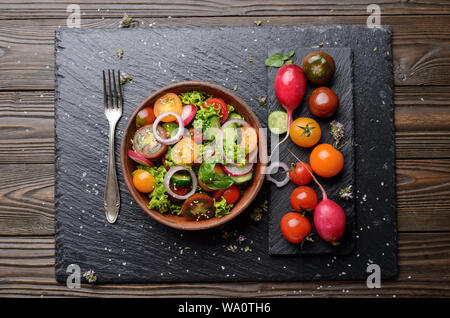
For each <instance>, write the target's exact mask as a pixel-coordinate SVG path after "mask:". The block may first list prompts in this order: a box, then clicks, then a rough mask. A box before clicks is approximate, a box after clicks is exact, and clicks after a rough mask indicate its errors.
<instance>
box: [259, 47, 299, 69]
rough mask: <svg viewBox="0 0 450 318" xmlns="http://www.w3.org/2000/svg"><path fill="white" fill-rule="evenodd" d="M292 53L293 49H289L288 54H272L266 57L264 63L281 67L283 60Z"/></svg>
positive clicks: (293, 52)
mask: <svg viewBox="0 0 450 318" xmlns="http://www.w3.org/2000/svg"><path fill="white" fill-rule="evenodd" d="M294 54H295V51H294V50H291V51H290V52H289V53H288V55H283V54H282V53H275V54H272V55H271V56H269V57H268V58H267V59H266V62H265V64H266V66H272V67H281V66H283V64H284V62H285V61H286V60H288V59H289V58H291V57H292V56H293V55H294Z"/></svg>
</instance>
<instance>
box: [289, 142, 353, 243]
mask: <svg viewBox="0 0 450 318" xmlns="http://www.w3.org/2000/svg"><path fill="white" fill-rule="evenodd" d="M288 150H289V149H288ZM289 152H290V153H291V154H292V155H293V156H294V157H295V158H296V159H297V160H298V161H299V163H301V164H303V162H301V161H300V160H299V159H298V158H297V157H296V156H295V155H294V154H293V153H292V152H291V151H290V150H289ZM303 167H305V169H306V170H307V171H308V172H309V173H310V174H311V176H312V178H313V180H314V182H315V183H316V184H317V185H318V186H319V188H320V190H321V191H322V201H320V203H319V204H317V206H316V208H315V209H314V226H315V228H316V230H317V234H319V236H320V237H321V238H322V239H323V240H324V241H326V242H329V243H334V244H335V243H337V242H338V241H339V240H340V239H341V238H342V236H344V232H345V221H346V216H345V212H344V210H343V209H342V207H341V206H340V205H339V204H337V203H336V202H334V201H332V200H330V199H328V197H327V193H326V192H325V189H324V188H323V187H322V185H321V184H320V183H319V181H317V179H316V177H314V175H313V173H312V172H311V171H310V170H309V168H308V167H307V166H306V165H303Z"/></svg>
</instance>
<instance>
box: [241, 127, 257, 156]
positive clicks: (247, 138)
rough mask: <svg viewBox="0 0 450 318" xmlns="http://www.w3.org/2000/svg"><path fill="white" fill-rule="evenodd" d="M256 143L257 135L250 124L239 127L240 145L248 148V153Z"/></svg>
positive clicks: (253, 148) (254, 147)
mask: <svg viewBox="0 0 450 318" xmlns="http://www.w3.org/2000/svg"><path fill="white" fill-rule="evenodd" d="M257 144H258V135H256V130H255V129H254V128H253V127H250V126H244V127H242V128H241V146H243V147H246V148H248V153H251V152H252V151H253V150H255V149H256V146H257Z"/></svg>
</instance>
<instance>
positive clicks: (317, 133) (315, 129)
mask: <svg viewBox="0 0 450 318" xmlns="http://www.w3.org/2000/svg"><path fill="white" fill-rule="evenodd" d="M289 136H290V137H291V139H292V141H293V142H294V143H295V144H296V145H299V146H300V147H304V148H309V147H312V146H314V145H315V144H317V143H318V142H319V140H320V137H321V136H322V131H321V129H320V126H319V124H318V123H317V121H315V120H314V119H312V118H308V117H300V118H297V119H296V120H294V121H293V122H292V124H291V127H290V128H289Z"/></svg>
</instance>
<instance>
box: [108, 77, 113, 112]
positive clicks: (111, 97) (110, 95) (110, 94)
mask: <svg viewBox="0 0 450 318" xmlns="http://www.w3.org/2000/svg"><path fill="white" fill-rule="evenodd" d="M108 80H109V81H108V84H109V98H110V100H111V105H110V107H111V108H114V102H113V92H112V89H111V70H108Z"/></svg>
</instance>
